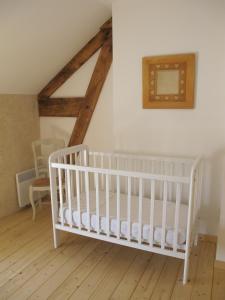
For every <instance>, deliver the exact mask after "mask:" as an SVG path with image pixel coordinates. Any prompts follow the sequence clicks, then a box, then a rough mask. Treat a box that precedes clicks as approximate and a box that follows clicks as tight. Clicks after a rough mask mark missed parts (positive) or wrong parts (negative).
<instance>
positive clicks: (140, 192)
mask: <svg viewBox="0 0 225 300" xmlns="http://www.w3.org/2000/svg"><path fill="white" fill-rule="evenodd" d="M142 198H143V183H142V178H140V179H139V205H138V212H139V214H138V243H139V244H141V235H142Z"/></svg>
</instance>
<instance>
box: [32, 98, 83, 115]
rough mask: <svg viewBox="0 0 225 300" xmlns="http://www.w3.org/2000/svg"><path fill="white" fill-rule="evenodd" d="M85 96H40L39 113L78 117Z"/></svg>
mask: <svg viewBox="0 0 225 300" xmlns="http://www.w3.org/2000/svg"><path fill="white" fill-rule="evenodd" d="M84 103H85V98H84V97H74V98H44V97H43V98H39V100H38V106H39V115H40V116H42V117H78V115H79V112H80V110H81V107H82V105H83V104H84Z"/></svg>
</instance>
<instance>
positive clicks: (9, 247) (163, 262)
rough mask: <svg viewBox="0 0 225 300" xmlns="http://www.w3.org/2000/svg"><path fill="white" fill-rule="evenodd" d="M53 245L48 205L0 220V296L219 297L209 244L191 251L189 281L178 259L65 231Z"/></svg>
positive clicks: (224, 289) (219, 279) (224, 275)
mask: <svg viewBox="0 0 225 300" xmlns="http://www.w3.org/2000/svg"><path fill="white" fill-rule="evenodd" d="M62 239H63V244H62V246H61V247H59V248H58V249H56V250H55V249H53V244H52V232H51V218H50V212H49V208H46V207H44V208H43V209H42V210H41V211H39V212H38V215H37V220H36V222H34V223H33V222H32V221H31V210H30V209H25V210H23V211H22V212H19V213H17V214H15V215H13V216H9V217H6V218H4V219H1V220H0V299H16V300H19V299H41V300H42V299H54V300H55V299H81V300H83V299H98V300H100V299H123V300H124V299H179V300H180V299H181V300H183V299H204V300H206V299H223V300H224V299H225V271H222V270H216V269H215V270H214V269H213V264H214V258H215V247H216V246H215V244H214V243H212V242H203V241H200V242H199V243H198V247H196V248H195V249H194V250H193V253H192V256H191V265H190V279H191V280H190V282H189V283H188V284H187V285H185V286H183V285H182V282H181V277H182V271H183V263H182V261H181V260H178V259H175V258H169V257H165V256H161V255H156V254H151V253H147V252H143V251H139V250H135V249H130V248H127V247H122V246H117V245H113V244H110V243H105V242H100V241H97V240H93V239H90V238H84V237H80V236H76V235H72V234H69V233H63V234H62Z"/></svg>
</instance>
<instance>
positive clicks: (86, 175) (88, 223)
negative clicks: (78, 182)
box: [85, 171, 91, 232]
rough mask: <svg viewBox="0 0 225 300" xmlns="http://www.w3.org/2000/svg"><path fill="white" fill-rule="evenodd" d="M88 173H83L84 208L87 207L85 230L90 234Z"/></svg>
mask: <svg viewBox="0 0 225 300" xmlns="http://www.w3.org/2000/svg"><path fill="white" fill-rule="evenodd" d="M88 175H89V174H88V171H85V195H86V207H87V217H88V220H87V221H88V222H87V230H88V231H89V232H90V230H91V226H90V195H89V177H88Z"/></svg>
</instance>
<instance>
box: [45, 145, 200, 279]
mask: <svg viewBox="0 0 225 300" xmlns="http://www.w3.org/2000/svg"><path fill="white" fill-rule="evenodd" d="M49 168H50V185H51V201H52V217H53V232H54V246H55V247H58V246H59V244H60V237H59V232H60V230H63V231H68V232H72V233H76V234H80V235H84V236H88V237H92V238H97V239H100V240H104V241H109V242H112V243H116V244H121V245H124V246H129V247H133V248H138V249H142V250H146V251H151V252H154V253H159V254H163V255H168V256H173V257H177V258H181V259H184V275H183V283H184V284H185V283H186V282H187V278H188V266H189V256H190V249H191V246H192V245H193V243H194V242H195V241H197V223H198V212H199V207H200V199H201V182H202V167H201V159H200V158H197V159H183V158H168V157H155V156H154V157H152V156H139V155H131V154H121V153H100V152H89V150H88V147H87V146H84V145H79V146H74V147H70V148H65V149H62V150H59V151H57V152H54V153H53V154H52V155H51V156H50V158H49Z"/></svg>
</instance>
